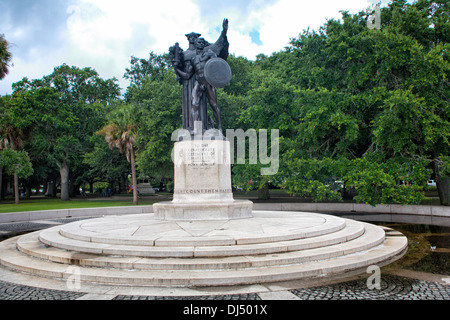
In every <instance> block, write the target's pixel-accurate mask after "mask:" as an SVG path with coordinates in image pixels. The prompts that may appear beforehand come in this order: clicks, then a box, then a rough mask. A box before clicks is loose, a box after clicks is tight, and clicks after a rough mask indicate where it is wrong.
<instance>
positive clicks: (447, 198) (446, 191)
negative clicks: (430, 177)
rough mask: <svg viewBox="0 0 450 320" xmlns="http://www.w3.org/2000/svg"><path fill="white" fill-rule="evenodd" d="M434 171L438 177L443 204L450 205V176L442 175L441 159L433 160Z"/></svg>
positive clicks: (437, 181) (438, 188) (440, 198)
mask: <svg viewBox="0 0 450 320" xmlns="http://www.w3.org/2000/svg"><path fill="white" fill-rule="evenodd" d="M433 172H434V175H435V179H436V188H437V191H438V194H439V200H440V202H441V205H443V206H450V177H442V175H441V170H440V168H439V159H436V160H435V161H434V162H433Z"/></svg>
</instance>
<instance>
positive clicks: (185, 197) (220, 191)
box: [153, 140, 253, 220]
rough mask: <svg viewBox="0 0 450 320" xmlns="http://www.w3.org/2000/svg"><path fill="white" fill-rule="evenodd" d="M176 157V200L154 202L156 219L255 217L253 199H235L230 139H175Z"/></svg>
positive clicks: (174, 157)
mask: <svg viewBox="0 0 450 320" xmlns="http://www.w3.org/2000/svg"><path fill="white" fill-rule="evenodd" d="M173 159H174V170H175V175H174V182H175V187H174V195H173V201H170V202H159V203H155V204H154V205H153V211H154V213H155V218H156V219H160V220H222V219H223V220H229V219H239V218H250V217H252V208H253V203H252V202H251V201H248V200H234V199H233V193H232V189H231V165H230V164H231V161H230V142H229V141H224V140H193V141H180V142H176V143H175V147H174V156H173Z"/></svg>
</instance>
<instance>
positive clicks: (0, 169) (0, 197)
mask: <svg viewBox="0 0 450 320" xmlns="http://www.w3.org/2000/svg"><path fill="white" fill-rule="evenodd" d="M3 199H4V198H3V166H0V200H3Z"/></svg>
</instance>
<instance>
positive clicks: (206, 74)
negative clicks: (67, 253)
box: [153, 19, 253, 220]
mask: <svg viewBox="0 0 450 320" xmlns="http://www.w3.org/2000/svg"><path fill="white" fill-rule="evenodd" d="M227 30H228V20H227V19H225V20H224V22H223V30H222V33H221V34H220V37H219V39H218V40H217V41H216V42H215V43H214V44H210V43H209V42H207V41H206V40H205V39H203V38H200V34H198V33H194V32H192V33H189V34H187V35H186V37H187V38H188V40H189V49H188V50H186V51H183V50H182V49H181V48H180V46H179V44H178V43H176V44H175V46H173V47H171V48H170V49H169V51H170V57H171V59H172V63H173V67H174V70H175V72H176V75H177V78H178V79H179V81H180V84H182V85H183V99H182V101H183V108H182V110H183V130H180V131H179V136H178V140H180V141H178V142H175V146H174V155H173V161H174V182H175V188H174V196H173V201H171V202H160V203H156V204H154V205H153V211H154V213H155V218H156V219H162V220H220V219H225V220H229V219H237V218H248V217H251V216H252V208H253V203H252V202H251V201H248V200H234V199H233V193H232V188H231V159H230V142H229V141H227V140H226V139H224V137H223V134H222V124H221V117H220V109H219V106H218V104H217V96H216V90H215V89H216V88H219V87H223V86H225V85H227V84H228V83H229V81H230V80H231V70H230V67H229V65H228V63H227V62H226V58H227V57H228V46H229V43H228V40H227ZM208 104H209V105H210V106H211V108H212V110H213V113H214V117H215V120H216V124H217V129H214V124H213V120H212V119H211V118H209V117H208V112H207V107H208Z"/></svg>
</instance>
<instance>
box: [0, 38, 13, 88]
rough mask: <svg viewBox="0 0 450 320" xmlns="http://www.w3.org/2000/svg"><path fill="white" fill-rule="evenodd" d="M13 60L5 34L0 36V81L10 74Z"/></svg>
mask: <svg viewBox="0 0 450 320" xmlns="http://www.w3.org/2000/svg"><path fill="white" fill-rule="evenodd" d="M11 59H12V55H11V52H10V51H9V45H8V41H6V39H5V36H4V35H3V34H0V80H3V79H4V78H5V77H6V75H7V74H8V73H9V64H10V63H11Z"/></svg>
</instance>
